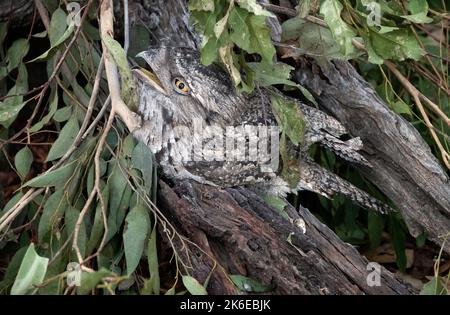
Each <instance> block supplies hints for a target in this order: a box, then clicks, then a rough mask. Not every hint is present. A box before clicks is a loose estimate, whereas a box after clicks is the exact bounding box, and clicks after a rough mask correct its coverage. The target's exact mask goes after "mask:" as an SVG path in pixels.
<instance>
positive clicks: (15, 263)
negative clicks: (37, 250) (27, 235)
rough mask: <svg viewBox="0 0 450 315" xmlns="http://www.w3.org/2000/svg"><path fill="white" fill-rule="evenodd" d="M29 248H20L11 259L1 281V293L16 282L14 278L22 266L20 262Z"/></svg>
mask: <svg viewBox="0 0 450 315" xmlns="http://www.w3.org/2000/svg"><path fill="white" fill-rule="evenodd" d="M27 249H28V248H27V247H22V248H20V249H19V250H18V251H17V252H16V253H15V254H14V256H13V258H12V259H11V260H10V261H9V263H8V267H7V269H6V272H5V274H4V277H3V280H2V281H1V282H0V294H2V293H4V290H5V289H7V288H8V287H9V286H11V285H12V284H13V283H14V279H15V278H16V275H17V272H18V271H19V268H20V263H21V262H22V260H23V257H24V256H25V253H26V251H27Z"/></svg>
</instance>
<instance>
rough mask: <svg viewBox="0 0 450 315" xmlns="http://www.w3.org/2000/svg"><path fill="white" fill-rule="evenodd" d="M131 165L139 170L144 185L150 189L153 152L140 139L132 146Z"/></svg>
mask: <svg viewBox="0 0 450 315" xmlns="http://www.w3.org/2000/svg"><path fill="white" fill-rule="evenodd" d="M131 165H133V167H134V168H135V169H138V170H139V171H141V174H142V178H143V179H144V184H145V187H146V188H147V189H148V190H147V191H150V189H151V187H152V182H153V153H152V151H151V150H150V149H149V147H148V146H146V145H145V144H144V143H143V142H142V141H139V142H138V144H137V145H136V146H135V147H134V150H133V153H132V155H131Z"/></svg>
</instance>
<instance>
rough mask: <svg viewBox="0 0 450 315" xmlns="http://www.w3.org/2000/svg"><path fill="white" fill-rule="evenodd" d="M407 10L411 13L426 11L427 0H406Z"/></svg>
mask: <svg viewBox="0 0 450 315" xmlns="http://www.w3.org/2000/svg"><path fill="white" fill-rule="evenodd" d="M407 7H408V10H409V12H411V14H417V13H427V12H428V1H427V0H408V4H407Z"/></svg>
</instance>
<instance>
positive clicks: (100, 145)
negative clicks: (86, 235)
mask: <svg viewBox="0 0 450 315" xmlns="http://www.w3.org/2000/svg"><path fill="white" fill-rule="evenodd" d="M113 121H114V110H112V111H111V112H110V113H109V118H108V122H107V123H106V127H105V129H104V130H103V132H102V135H101V137H100V140H99V143H98V146H97V149H96V152H95V182H94V188H93V189H92V191H91V193H90V194H89V197H88V199H87V200H86V203H85V205H84V207H83V209H82V210H81V211H80V215H79V216H78V219H77V222H76V223H75V228H74V233H73V245H72V246H73V248H74V250H75V253H76V255H77V259H78V262H79V264H80V265H83V256H82V255H81V252H80V248H79V247H78V235H79V233H80V227H81V224H82V223H83V220H84V217H85V216H86V213H87V211H88V210H89V207H90V205H91V203H92V201H93V200H94V197H95V195H98V196H99V198H100V203H101V206H102V214H103V213H106V209H104V207H105V204H104V201H103V198H102V196H101V191H100V155H101V153H102V151H103V147H104V144H105V142H106V137H107V136H108V133H109V130H110V129H111V127H112V123H113ZM105 217H106V215H104V218H105ZM107 230H108V227H107V225H105V231H106V232H107ZM105 234H106V233H105ZM104 238H105V237H104Z"/></svg>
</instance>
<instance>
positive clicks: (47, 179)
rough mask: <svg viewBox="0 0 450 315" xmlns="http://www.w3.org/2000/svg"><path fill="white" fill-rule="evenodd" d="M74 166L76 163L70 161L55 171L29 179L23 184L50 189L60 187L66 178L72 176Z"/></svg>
mask: <svg viewBox="0 0 450 315" xmlns="http://www.w3.org/2000/svg"><path fill="white" fill-rule="evenodd" d="M76 166H77V161H72V162H70V163H68V164H66V165H64V166H61V167H58V168H57V169H55V170H52V171H50V172H48V173H44V174H41V175H39V176H37V177H34V178H32V179H30V180H29V181H28V182H26V183H25V186H29V187H50V186H59V185H62V184H64V183H66V181H67V178H68V177H69V176H71V175H72V174H73V172H74V170H75V167H76Z"/></svg>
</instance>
